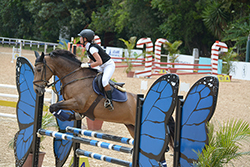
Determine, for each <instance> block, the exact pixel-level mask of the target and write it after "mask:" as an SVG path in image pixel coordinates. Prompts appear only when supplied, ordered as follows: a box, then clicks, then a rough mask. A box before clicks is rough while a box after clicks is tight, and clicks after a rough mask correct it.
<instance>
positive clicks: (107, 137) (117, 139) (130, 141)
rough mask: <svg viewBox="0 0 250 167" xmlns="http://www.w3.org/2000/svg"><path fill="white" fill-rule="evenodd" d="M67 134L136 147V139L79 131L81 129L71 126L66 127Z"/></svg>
mask: <svg viewBox="0 0 250 167" xmlns="http://www.w3.org/2000/svg"><path fill="white" fill-rule="evenodd" d="M66 132H71V133H74V134H77V135H84V136H89V137H95V138H99V139H105V140H110V141H115V142H119V143H123V144H129V145H134V139H129V138H126V137H120V136H114V135H109V134H105V133H98V132H94V131H90V130H83V129H79V128H73V127H70V126H67V127H66Z"/></svg>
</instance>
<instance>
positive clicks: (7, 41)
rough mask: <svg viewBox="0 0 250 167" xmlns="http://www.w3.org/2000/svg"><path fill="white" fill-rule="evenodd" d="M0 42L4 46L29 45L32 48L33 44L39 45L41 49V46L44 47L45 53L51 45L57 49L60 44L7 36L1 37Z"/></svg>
mask: <svg viewBox="0 0 250 167" xmlns="http://www.w3.org/2000/svg"><path fill="white" fill-rule="evenodd" d="M0 44H2V46H4V45H5V44H7V45H9V46H10V45H20V44H21V45H22V46H25V45H29V47H30V49H31V48H32V46H34V45H35V46H37V48H38V49H39V48H40V47H44V53H47V52H46V51H47V49H48V47H49V46H51V47H53V50H55V48H56V46H57V45H59V44H58V43H51V42H43V41H34V40H27V39H18V38H7V37H0Z"/></svg>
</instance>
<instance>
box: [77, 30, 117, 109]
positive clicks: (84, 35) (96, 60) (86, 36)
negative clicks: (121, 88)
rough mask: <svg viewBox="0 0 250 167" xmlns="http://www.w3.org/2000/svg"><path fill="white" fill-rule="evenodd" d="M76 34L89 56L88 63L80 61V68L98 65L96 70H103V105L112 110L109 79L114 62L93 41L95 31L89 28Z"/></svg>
mask: <svg viewBox="0 0 250 167" xmlns="http://www.w3.org/2000/svg"><path fill="white" fill-rule="evenodd" d="M78 36H80V42H81V44H83V46H85V48H86V50H87V53H88V57H89V58H90V60H89V62H88V63H82V64H81V67H82V68H94V67H99V68H98V70H99V71H101V72H103V76H102V85H103V87H104V90H105V95H106V100H105V102H104V107H106V108H108V109H109V110H111V111H112V110H114V106H113V103H112V94H111V88H110V85H109V80H110V78H111V77H112V75H113V73H114V71H115V63H114V61H113V60H112V59H111V57H110V56H109V55H108V54H107V53H106V52H105V51H104V50H103V49H102V48H101V47H100V46H99V45H98V44H96V43H94V37H95V33H94V31H92V30H90V29H84V30H82V31H81V32H80V33H79V34H78Z"/></svg>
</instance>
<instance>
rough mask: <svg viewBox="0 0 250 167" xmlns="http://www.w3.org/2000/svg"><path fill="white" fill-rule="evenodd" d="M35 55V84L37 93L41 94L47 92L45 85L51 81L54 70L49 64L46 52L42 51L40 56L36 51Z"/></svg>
mask: <svg viewBox="0 0 250 167" xmlns="http://www.w3.org/2000/svg"><path fill="white" fill-rule="evenodd" d="M35 56H36V62H35V69H34V80H33V86H34V91H35V92H36V94H38V95H39V96H41V95H43V93H44V92H45V87H46V86H47V84H48V83H49V82H48V81H49V79H50V78H51V77H52V75H53V71H52V70H51V68H50V67H49V66H48V65H47V63H46V60H45V55H44V53H42V54H41V56H40V55H39V53H38V52H36V51H35Z"/></svg>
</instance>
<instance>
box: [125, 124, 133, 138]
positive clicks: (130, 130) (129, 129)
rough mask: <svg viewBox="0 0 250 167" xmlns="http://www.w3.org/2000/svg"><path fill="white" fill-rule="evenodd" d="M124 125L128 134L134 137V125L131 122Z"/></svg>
mask: <svg viewBox="0 0 250 167" xmlns="http://www.w3.org/2000/svg"><path fill="white" fill-rule="evenodd" d="M125 126H126V127H127V129H128V131H129V133H130V135H131V136H132V137H133V138H134V137H135V126H134V125H132V124H125Z"/></svg>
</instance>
